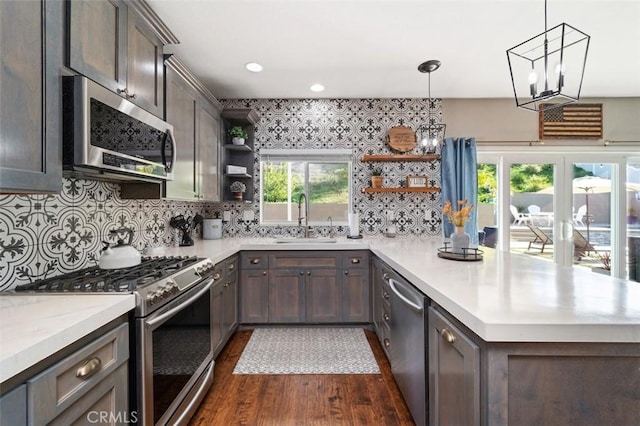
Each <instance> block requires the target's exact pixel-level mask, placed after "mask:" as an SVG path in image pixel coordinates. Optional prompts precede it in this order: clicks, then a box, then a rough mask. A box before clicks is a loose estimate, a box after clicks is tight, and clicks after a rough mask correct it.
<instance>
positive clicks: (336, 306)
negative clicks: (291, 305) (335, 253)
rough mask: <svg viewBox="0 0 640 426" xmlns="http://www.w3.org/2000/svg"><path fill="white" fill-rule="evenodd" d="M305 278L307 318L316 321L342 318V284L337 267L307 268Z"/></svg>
mask: <svg viewBox="0 0 640 426" xmlns="http://www.w3.org/2000/svg"><path fill="white" fill-rule="evenodd" d="M302 272H303V273H304V279H305V299H306V319H307V322H314V323H324V322H331V323H339V322H341V320H342V297H343V296H342V285H341V279H340V278H341V277H340V274H339V271H337V270H335V269H307V270H303V271H302Z"/></svg>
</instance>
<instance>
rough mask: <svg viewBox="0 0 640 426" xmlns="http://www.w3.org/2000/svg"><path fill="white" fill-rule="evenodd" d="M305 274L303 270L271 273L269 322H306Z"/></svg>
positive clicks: (279, 270) (277, 270) (272, 271)
mask: <svg viewBox="0 0 640 426" xmlns="http://www.w3.org/2000/svg"><path fill="white" fill-rule="evenodd" d="M304 274H305V272H304V271H303V270H302V269H276V270H271V271H269V322H272V323H278V322H286V323H296V322H304V321H305V312H304V310H305V309H304V308H305V306H304V276H305V275H304Z"/></svg>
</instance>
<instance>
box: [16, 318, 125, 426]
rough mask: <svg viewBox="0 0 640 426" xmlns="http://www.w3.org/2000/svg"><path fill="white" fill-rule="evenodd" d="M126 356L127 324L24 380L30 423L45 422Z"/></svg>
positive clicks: (66, 406) (115, 366)
mask: <svg viewBox="0 0 640 426" xmlns="http://www.w3.org/2000/svg"><path fill="white" fill-rule="evenodd" d="M128 358H129V325H128V324H122V325H120V326H119V327H117V328H116V329H114V330H112V331H110V332H108V333H107V334H105V335H104V336H102V337H99V338H97V339H96V340H94V341H93V342H91V343H89V344H88V345H87V346H85V347H84V348H82V349H80V350H78V351H76V352H75V353H73V354H71V355H69V356H68V357H67V358H65V359H63V360H62V361H60V362H58V363H57V364H55V365H54V366H52V367H50V368H48V369H47V370H45V371H43V372H42V373H40V374H38V375H37V376H35V377H34V378H32V379H31V380H29V381H28V382H27V394H28V411H29V420H30V423H31V424H45V423H48V422H50V421H51V420H52V419H54V418H55V417H57V416H58V415H59V414H61V413H62V412H63V411H65V410H66V409H67V408H69V407H70V406H71V405H73V404H74V403H75V402H76V401H78V400H79V399H80V398H82V397H83V396H84V395H86V394H87V393H88V392H89V390H91V389H92V388H93V387H94V386H96V385H97V384H98V383H100V381H102V380H103V379H104V378H105V377H106V376H108V375H109V374H110V373H112V372H113V371H115V370H116V369H117V368H118V367H119V366H120V365H121V364H123V363H125V362H126V361H127V359H128Z"/></svg>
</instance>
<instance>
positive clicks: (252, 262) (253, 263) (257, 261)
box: [249, 257, 260, 265]
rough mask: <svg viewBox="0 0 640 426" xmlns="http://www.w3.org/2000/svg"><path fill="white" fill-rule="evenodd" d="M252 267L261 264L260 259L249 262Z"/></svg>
mask: <svg viewBox="0 0 640 426" xmlns="http://www.w3.org/2000/svg"><path fill="white" fill-rule="evenodd" d="M249 262H250V263H251V264H252V265H257V264H258V263H260V258H259V257H256V258H255V259H251V260H250V261H249Z"/></svg>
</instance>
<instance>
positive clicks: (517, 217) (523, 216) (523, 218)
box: [509, 206, 531, 225]
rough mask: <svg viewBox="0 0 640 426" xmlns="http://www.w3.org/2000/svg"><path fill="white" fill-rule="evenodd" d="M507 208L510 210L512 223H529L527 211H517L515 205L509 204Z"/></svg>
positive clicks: (529, 218)
mask: <svg viewBox="0 0 640 426" xmlns="http://www.w3.org/2000/svg"><path fill="white" fill-rule="evenodd" d="M509 209H510V210H511V214H512V215H513V219H514V221H513V224H514V225H522V224H523V223H524V224H527V223H531V216H529V213H519V212H518V209H517V208H516V206H509Z"/></svg>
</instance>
